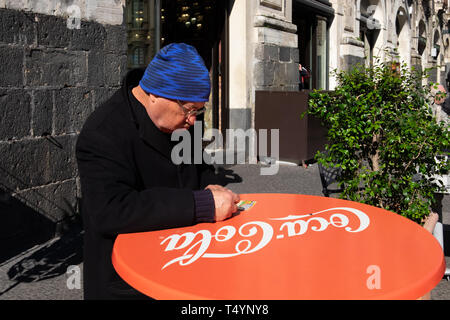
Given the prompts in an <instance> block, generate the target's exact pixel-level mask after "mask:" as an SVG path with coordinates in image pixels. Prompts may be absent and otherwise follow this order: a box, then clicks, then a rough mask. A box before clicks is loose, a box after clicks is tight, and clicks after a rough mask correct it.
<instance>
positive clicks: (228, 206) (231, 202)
mask: <svg viewBox="0 0 450 320" xmlns="http://www.w3.org/2000/svg"><path fill="white" fill-rule="evenodd" d="M205 189H209V190H211V192H212V194H213V197H214V205H215V207H216V212H215V219H216V221H223V220H225V219H228V218H229V217H231V216H232V214H233V213H235V212H236V211H237V210H238V208H237V203H238V202H239V200H240V197H239V195H238V194H236V193H234V192H233V191H231V190H230V189H227V188H224V187H222V186H219V185H209V186H207V187H206V188H205Z"/></svg>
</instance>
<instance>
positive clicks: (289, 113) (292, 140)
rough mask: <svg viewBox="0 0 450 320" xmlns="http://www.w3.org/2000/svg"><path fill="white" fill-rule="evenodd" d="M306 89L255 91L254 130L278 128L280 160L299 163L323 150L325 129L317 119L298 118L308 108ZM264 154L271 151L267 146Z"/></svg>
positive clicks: (307, 92) (307, 116) (307, 91)
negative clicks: (267, 150) (267, 149)
mask: <svg viewBox="0 0 450 320" xmlns="http://www.w3.org/2000/svg"><path fill="white" fill-rule="evenodd" d="M309 92H310V91H309V90H303V91H295V92H285V91H256V92H255V129H256V130H259V129H267V130H268V131H269V132H270V129H279V130H280V145H279V152H280V154H279V157H280V159H279V160H281V161H288V162H293V163H296V164H301V163H302V162H303V161H307V160H311V159H313V158H314V155H315V153H316V152H317V151H318V150H323V149H324V145H325V143H326V139H325V135H326V130H325V129H324V128H323V127H322V126H321V125H320V120H318V119H316V118H314V117H311V116H309V115H305V116H304V117H303V118H301V115H302V114H303V113H304V112H305V111H306V110H307V108H308V100H309ZM268 141H270V137H269V138H268ZM269 146H270V143H269ZM258 154H259V153H258ZM268 154H269V155H270V154H271V152H270V148H269V152H268Z"/></svg>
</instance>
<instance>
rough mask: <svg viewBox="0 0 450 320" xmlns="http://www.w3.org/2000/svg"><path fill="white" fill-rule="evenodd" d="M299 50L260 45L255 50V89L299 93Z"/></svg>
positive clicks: (273, 45)
mask: <svg viewBox="0 0 450 320" xmlns="http://www.w3.org/2000/svg"><path fill="white" fill-rule="evenodd" d="M298 63H299V51H298V48H292V47H283V46H278V45H275V44H262V43H259V44H257V45H256V48H255V71H254V74H255V75H254V79H255V89H256V90H269V91H298V88H299V71H298Z"/></svg>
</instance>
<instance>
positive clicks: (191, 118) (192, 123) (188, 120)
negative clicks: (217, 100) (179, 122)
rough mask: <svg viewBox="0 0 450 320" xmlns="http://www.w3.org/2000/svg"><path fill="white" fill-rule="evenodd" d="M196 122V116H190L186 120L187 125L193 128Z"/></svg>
mask: <svg viewBox="0 0 450 320" xmlns="http://www.w3.org/2000/svg"><path fill="white" fill-rule="evenodd" d="M196 120H197V115H195V114H192V115H190V116H189V117H188V118H187V123H189V125H191V126H193V125H194V124H195V121H196Z"/></svg>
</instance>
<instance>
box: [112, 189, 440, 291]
mask: <svg viewBox="0 0 450 320" xmlns="http://www.w3.org/2000/svg"><path fill="white" fill-rule="evenodd" d="M241 200H254V201H256V204H255V205H254V206H253V207H252V208H251V209H249V210H247V211H242V212H240V213H239V214H238V215H236V216H234V217H233V218H231V219H228V220H226V221H222V222H218V223H203V224H198V225H195V226H191V227H185V228H177V229H167V230H161V231H153V232H144V233H134V234H121V235H119V236H118V237H117V239H116V242H115V244H114V249H113V254H112V262H113V265H114V267H115V269H116V271H117V272H118V274H119V275H120V276H121V277H122V278H123V279H124V280H125V281H126V282H127V283H129V284H130V285H131V286H132V287H134V288H136V289H137V290H139V291H141V292H142V293H144V294H146V295H148V296H150V297H152V298H155V299H183V300H185V299H186V300H191V299H217V300H224V299H226V300H260V299H262V300H278V299H283V300H291V299H357V300H359V299H417V298H420V297H422V296H423V295H425V294H426V293H428V292H430V291H431V290H432V289H433V288H434V287H435V286H436V285H437V284H438V283H439V281H440V280H441V279H442V276H443V274H444V270H445V260H444V254H443V250H442V248H441V246H440V245H439V243H438V242H437V241H436V240H435V238H434V237H433V236H432V235H431V234H430V233H429V232H428V231H426V230H425V229H424V228H423V227H421V226H419V225H418V224H416V223H414V222H412V221H410V220H408V219H406V218H404V217H402V216H400V215H398V214H395V213H392V212H389V211H386V210H383V209H379V208H376V207H372V206H368V205H364V204H360V203H356V202H351V201H346V200H340V199H333V198H324V197H317V196H306V195H293V194H243V195H241ZM161 214H164V213H161Z"/></svg>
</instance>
